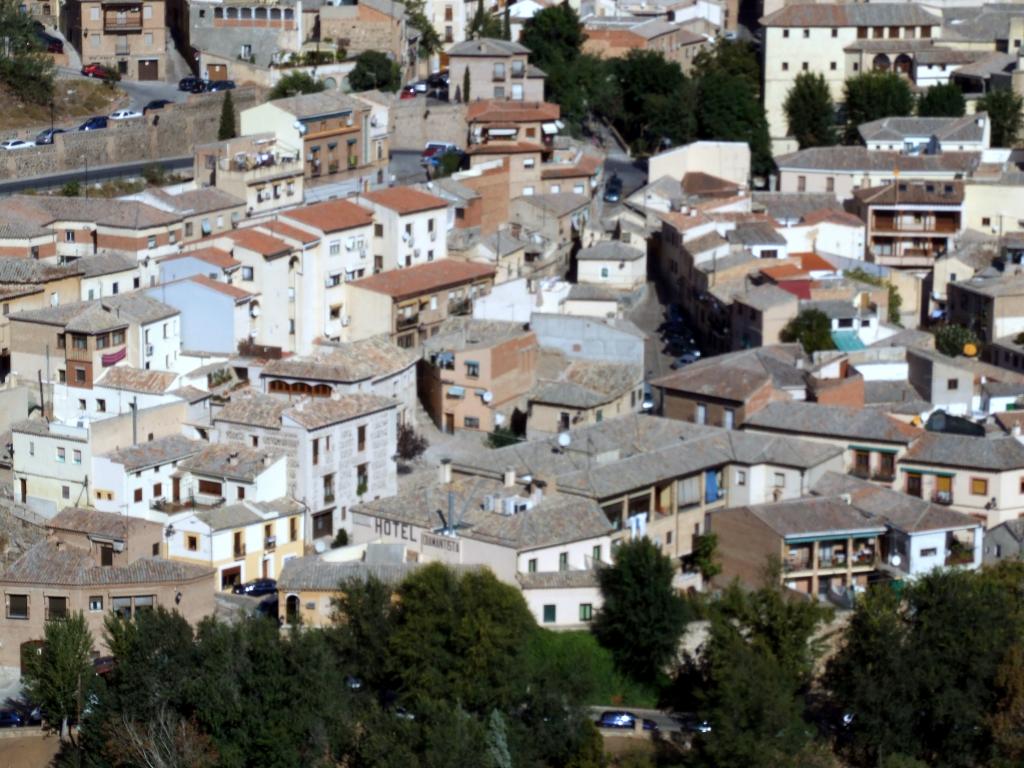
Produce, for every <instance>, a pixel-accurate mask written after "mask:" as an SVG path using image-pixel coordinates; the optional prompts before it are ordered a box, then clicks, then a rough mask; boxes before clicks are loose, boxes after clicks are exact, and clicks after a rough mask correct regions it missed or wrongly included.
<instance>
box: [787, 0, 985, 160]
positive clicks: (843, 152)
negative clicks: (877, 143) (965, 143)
mask: <svg viewBox="0 0 1024 768" xmlns="http://www.w3.org/2000/svg"><path fill="white" fill-rule="evenodd" d="M851 7H852V6H851ZM865 7H866V6H865ZM980 158H981V153H979V152H943V153H942V154H941V155H903V154H900V153H899V152H879V151H878V150H871V149H868V148H867V147H859V146H858V147H844V146H835V147H808V148H807V149H801V150H799V151H797V152H791V153H790V154H788V155H780V156H779V157H777V158H775V162H776V165H778V166H779V169H780V170H781V171H783V172H785V171H790V170H801V169H802V170H809V171H830V170H832V171H852V172H863V171H879V172H884V173H892V171H893V170H897V171H900V172H901V173H903V174H906V175H910V174H913V173H968V172H969V171H971V170H972V169H973V168H975V167H976V166H977V164H978V162H979V160H980Z"/></svg>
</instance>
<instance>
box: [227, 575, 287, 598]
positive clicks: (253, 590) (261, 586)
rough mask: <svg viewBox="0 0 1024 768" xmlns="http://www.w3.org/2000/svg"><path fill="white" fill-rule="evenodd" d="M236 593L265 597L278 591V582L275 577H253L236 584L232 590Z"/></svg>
mask: <svg viewBox="0 0 1024 768" xmlns="http://www.w3.org/2000/svg"><path fill="white" fill-rule="evenodd" d="M231 591H232V592H234V593H235V594H236V595H248V596H249V597H263V596H264V595H272V594H275V593H276V592H277V582H276V581H275V580H274V579H253V580H252V581H247V582H245V583H244V584H235V586H234V588H233V589H232V590H231Z"/></svg>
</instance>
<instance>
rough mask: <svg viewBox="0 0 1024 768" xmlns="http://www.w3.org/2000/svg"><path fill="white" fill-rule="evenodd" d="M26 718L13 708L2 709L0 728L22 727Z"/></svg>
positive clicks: (0, 712)
mask: <svg viewBox="0 0 1024 768" xmlns="http://www.w3.org/2000/svg"><path fill="white" fill-rule="evenodd" d="M24 724H25V720H24V718H22V716H21V715H19V714H18V713H17V712H15V711H14V710H13V709H0V728H21V727H22V726H23V725H24Z"/></svg>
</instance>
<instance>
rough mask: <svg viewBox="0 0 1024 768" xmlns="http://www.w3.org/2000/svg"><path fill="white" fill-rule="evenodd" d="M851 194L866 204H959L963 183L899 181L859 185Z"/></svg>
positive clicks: (961, 198) (962, 192)
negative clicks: (869, 185) (879, 184)
mask: <svg viewBox="0 0 1024 768" xmlns="http://www.w3.org/2000/svg"><path fill="white" fill-rule="evenodd" d="M853 196H854V197H856V198H857V199H858V200H860V201H861V202H862V203H865V204H866V205H959V204H960V203H962V202H963V201H964V185H963V183H962V182H959V181H941V182H939V181H900V182H893V183H891V184H883V185H881V186H878V187H866V188H865V187H861V188H860V189H855V190H853Z"/></svg>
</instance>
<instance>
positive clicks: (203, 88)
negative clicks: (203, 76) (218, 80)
mask: <svg viewBox="0 0 1024 768" xmlns="http://www.w3.org/2000/svg"><path fill="white" fill-rule="evenodd" d="M189 90H191V91H192V93H206V92H207V91H208V90H210V81H209V80H196V81H195V82H193V83H192V88H190V89H189Z"/></svg>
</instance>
